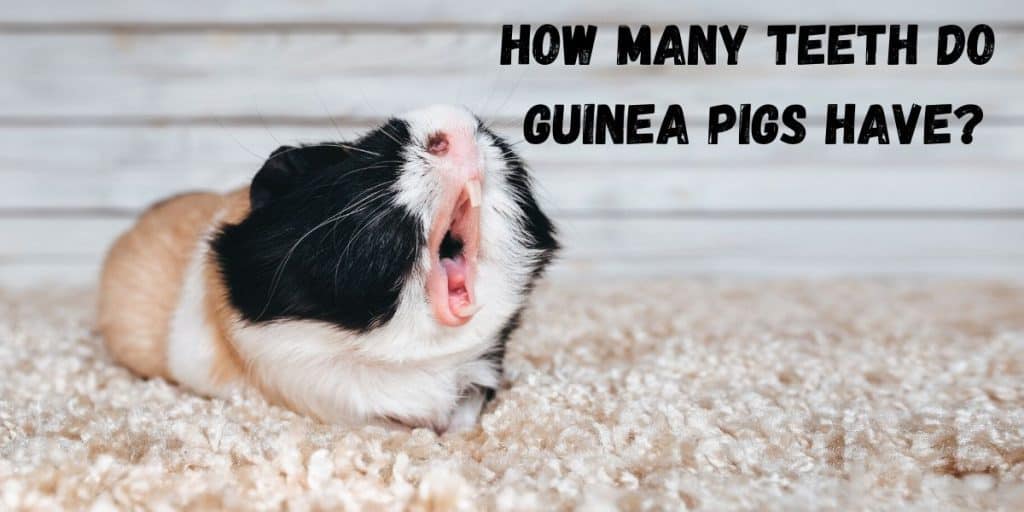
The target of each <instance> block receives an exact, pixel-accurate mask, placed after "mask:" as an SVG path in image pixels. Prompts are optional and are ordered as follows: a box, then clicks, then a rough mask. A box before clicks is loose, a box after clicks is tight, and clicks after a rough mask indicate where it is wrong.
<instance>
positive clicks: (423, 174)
mask: <svg viewBox="0 0 1024 512" xmlns="http://www.w3.org/2000/svg"><path fill="white" fill-rule="evenodd" d="M557 249H558V243H557V241H556V238H555V229H554V227H553V226H552V223H551V221H550V220H549V219H548V217H547V216H546V215H545V214H544V212H542V211H541V209H540V207H539V206H538V204H537V201H536V199H535V198H534V193H533V190H532V187H531V180H530V176H529V174H528V173H527V171H526V168H525V166H524V164H523V162H522V160H521V159H520V158H519V157H518V156H517V155H516V153H515V152H514V151H513V150H512V148H511V147H510V146H509V144H507V143H506V142H505V141H504V140H502V139H501V138H500V137H498V136H497V135H495V134H494V133H492V132H491V131H490V130H488V129H487V128H486V127H485V126H484V125H483V124H482V123H481V122H480V120H479V119H477V118H476V117H475V116H474V115H473V114H471V113H470V112H468V111H466V110H464V109H461V108H457V107H449V106H433V107H428V108H424V109H421V110H416V111H413V112H410V113H407V114H405V115H402V116H400V117H396V118H393V119H391V120H389V121H388V122H386V123H385V124H384V125H383V126H381V127H379V128H377V129H375V130H373V131H371V132H369V133H367V134H366V135H365V136H363V137H362V138H360V139H358V140H356V141H353V142H346V143H324V144H316V145H309V146H300V147H287V146H286V147H282V148H279V149H277V150H276V151H274V153H273V154H272V155H271V156H270V157H269V159H268V160H267V161H266V163H265V164H264V165H263V167H262V169H260V170H259V172H258V173H257V174H256V176H255V177H254V178H253V180H252V183H251V185H250V186H249V187H248V188H245V189H242V190H237V191H235V192H232V193H228V194H214V193H190V194H185V195H180V196H176V197H172V198H170V199H167V200H164V201H162V202H160V203H157V204H156V205H154V206H152V207H151V208H150V209H149V210H148V211H146V212H145V213H144V214H143V215H142V216H141V218H140V219H139V220H138V222H137V223H136V224H135V226H133V227H132V228H131V229H130V230H129V231H128V232H126V233H124V234H123V235H122V236H121V237H120V238H119V239H118V240H117V242H115V244H114V246H113V247H112V248H111V250H110V252H109V254H108V255H107V259H106V261H105V263H104V267H103V274H102V277H101V293H100V304H99V327H100V330H101V332H102V333H103V336H104V339H105V342H106V344H107V346H108V348H109V350H110V352H111V354H112V355H113V357H114V358H115V359H116V360H117V361H119V362H121V363H122V364H124V365H126V366H127V367H129V368H131V369H132V370H134V371H135V372H137V373H139V374H141V375H144V376H151V377H157V376H158V377H163V378H166V379H168V380H172V381H175V382H178V383H180V384H182V385H184V386H186V387H188V388H191V389H193V390H195V391H197V392H199V393H202V394H206V395H211V396H223V395H225V394H226V393H229V392H230V391H232V390H233V389H236V388H238V387H240V386H251V387H252V388H254V389H256V390H258V391H259V392H260V393H261V394H262V395H264V396H265V397H266V398H267V399H268V400H270V401H271V402H274V403H278V404H281V405H284V406H286V407H289V408H291V409H293V410H295V411H299V412H302V413H306V414H310V415H313V416H315V417H317V418H319V419H321V420H323V421H328V422H335V423H349V424H358V423H367V422H384V423H387V422H399V423H402V424H405V425H409V426H425V427H430V428H433V429H435V430H438V431H445V430H450V429H464V428H467V427H471V426H472V425H474V424H475V422H476V420H477V418H478V416H479V414H480V411H481V409H482V407H483V405H484V404H485V403H486V402H487V401H488V400H489V399H490V398H492V397H493V396H494V392H495V389H496V388H497V386H498V384H499V380H500V378H501V374H502V360H503V358H504V353H505V342H506V340H507V338H508V337H509V334H510V333H511V332H512V331H513V330H514V329H515V328H516V325H517V322H518V321H519V316H520V312H521V311H522V309H523V307H524V305H525V304H526V301H527V297H528V295H529V294H530V292H531V289H532V287H533V284H534V282H535V281H536V280H537V279H538V278H539V277H540V276H541V274H542V273H543V271H544V269H545V267H546V266H547V265H548V263H549V262H550V261H551V260H552V258H553V256H554V254H555V252H556V250H557Z"/></svg>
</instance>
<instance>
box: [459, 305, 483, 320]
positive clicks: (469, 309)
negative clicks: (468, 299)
mask: <svg viewBox="0 0 1024 512" xmlns="http://www.w3.org/2000/svg"><path fill="white" fill-rule="evenodd" d="M483 307H484V305H483V304H479V303H477V304H472V305H469V306H466V307H464V308H462V309H460V310H459V311H458V315H459V316H461V317H462V318H469V317H471V316H473V315H475V314H477V313H479V312H480V310H481V309H483Z"/></svg>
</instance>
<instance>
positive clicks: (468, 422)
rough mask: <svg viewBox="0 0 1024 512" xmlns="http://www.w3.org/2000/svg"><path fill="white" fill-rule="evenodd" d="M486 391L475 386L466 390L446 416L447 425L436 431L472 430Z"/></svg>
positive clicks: (482, 407)
mask: <svg viewBox="0 0 1024 512" xmlns="http://www.w3.org/2000/svg"><path fill="white" fill-rule="evenodd" d="M486 402H487V400H486V392H485V391H484V390H483V389H480V388H478V387H476V386H474V387H472V388H470V389H468V390H466V392H465V394H464V395H463V396H462V398H460V399H459V401H458V402H457V403H456V404H455V409H453V410H452V413H451V415H450V416H449V417H448V425H447V426H446V427H445V428H443V429H440V430H439V431H438V433H439V434H440V433H445V432H448V433H455V434H457V433H459V432H467V431H470V430H473V429H474V428H475V427H476V424H477V422H478V421H479V419H480V413H481V412H482V411H483V409H484V404H485V403H486Z"/></svg>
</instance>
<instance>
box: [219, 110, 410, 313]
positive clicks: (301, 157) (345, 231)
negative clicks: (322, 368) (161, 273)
mask: <svg viewBox="0 0 1024 512" xmlns="http://www.w3.org/2000/svg"><path fill="white" fill-rule="evenodd" d="M409 143H410V142H409V131H408V126H407V125H406V123H405V122H404V121H400V120H392V121H389V122H388V123H387V124H386V125H384V126H383V127H382V128H380V129H377V130H375V131H373V132H371V133H369V134H368V135H366V136H365V137H363V138H362V139H360V140H358V141H355V142H353V143H351V144H350V145H349V144H346V146H347V147H348V148H353V149H348V148H346V147H340V146H339V145H336V144H332V143H325V144H319V145H312V146H303V147H298V148H292V147H283V148H279V149H278V150H277V151H275V152H274V153H273V154H272V156H271V157H270V158H269V159H268V160H267V162H266V164H265V165H264V166H263V168H262V169H261V170H260V172H259V173H257V175H256V177H255V178H254V179H253V183H252V187H251V189H250V195H251V199H252V203H253V210H252V212H251V213H250V215H249V216H248V217H247V218H246V219H245V220H244V221H242V222H241V223H240V224H237V225H233V226H227V227H225V228H224V229H223V230H222V232H221V233H220V234H219V235H218V236H217V237H216V239H215V240H214V242H213V248H214V251H215V252H216V255H217V259H218V261H219V263H220V267H221V271H222V273H223V276H224V279H225V282H226V284H227V288H228V290H229V294H230V300H231V303H232V304H233V305H234V306H235V307H236V308H238V310H239V311H240V312H241V314H242V316H243V317H244V318H245V319H246V320H248V321H250V322H261V321H271V320H278V319H285V318H292V319H314V320H323V321H327V322H331V323H334V324H336V325H339V326H341V327H344V328H346V329H351V330H357V331H366V330H369V329H372V328H373V327H376V326H378V325H381V324H383V323H386V322H387V321H388V320H390V319H391V317H392V316H393V315H394V314H395V311H396V309H397V307H398V298H399V293H400V290H401V289H402V287H403V286H404V284H405V281H406V279H407V278H408V277H409V274H410V272H411V270H412V268H413V265H414V263H415V260H416V257H417V255H418V254H419V250H420V248H421V247H422V246H423V244H425V240H426V236H425V234H424V233H423V232H422V231H423V230H422V228H421V226H420V224H419V223H418V222H417V221H416V220H415V219H414V218H413V217H412V215H411V214H410V212H408V211H406V210H405V209H404V208H402V207H400V206H396V205H395V204H394V203H393V202H392V200H393V199H394V195H395V192H394V190H392V189H391V187H392V186H393V185H394V184H395V182H396V181H397V180H398V178H399V172H400V167H401V166H400V162H401V160H402V156H401V151H402V148H403V147H404V146H407V145H408V144H409Z"/></svg>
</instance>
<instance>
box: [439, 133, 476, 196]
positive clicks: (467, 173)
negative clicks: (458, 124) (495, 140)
mask: <svg viewBox="0 0 1024 512" xmlns="http://www.w3.org/2000/svg"><path fill="white" fill-rule="evenodd" d="M427 152H429V153H430V154H431V155H434V156H437V157H442V158H443V159H444V160H445V161H446V162H447V163H448V165H449V166H450V167H447V168H448V169H449V170H450V171H453V172H452V173H451V174H450V177H451V178H453V179H456V180H458V181H459V182H460V183H459V184H460V185H461V183H462V182H465V181H468V180H479V179H480V177H481V176H480V174H481V172H480V162H479V159H480V148H479V147H477V142H476V138H475V136H474V135H473V134H472V133H468V132H467V131H466V130H444V131H438V132H435V133H434V134H433V135H431V136H430V137H428V138H427Z"/></svg>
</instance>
